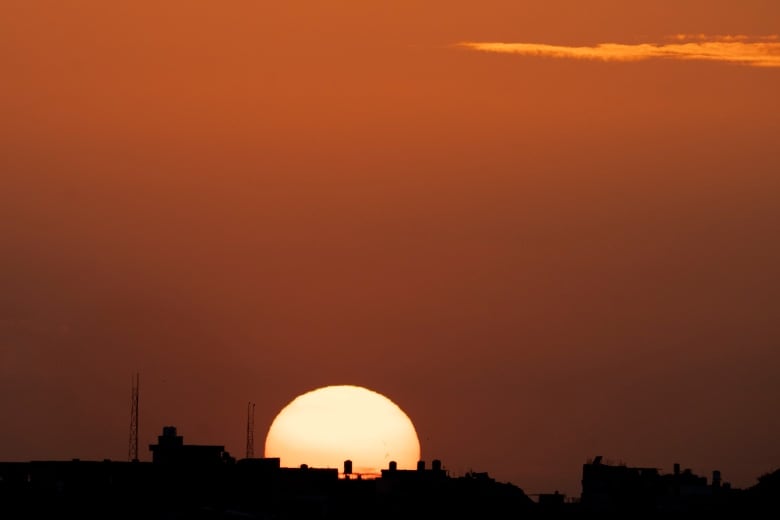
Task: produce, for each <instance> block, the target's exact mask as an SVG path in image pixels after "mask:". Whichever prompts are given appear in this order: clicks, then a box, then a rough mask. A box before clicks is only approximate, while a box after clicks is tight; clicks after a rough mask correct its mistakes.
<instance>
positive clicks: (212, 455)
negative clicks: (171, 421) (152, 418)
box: [149, 426, 234, 465]
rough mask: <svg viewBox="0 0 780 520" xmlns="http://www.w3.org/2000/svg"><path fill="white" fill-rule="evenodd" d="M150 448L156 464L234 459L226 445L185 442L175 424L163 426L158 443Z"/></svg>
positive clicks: (198, 463) (229, 460)
mask: <svg viewBox="0 0 780 520" xmlns="http://www.w3.org/2000/svg"><path fill="white" fill-rule="evenodd" d="M149 449H150V450H151V452H152V462H153V463H155V464H176V465H203V464H222V463H225V462H232V461H234V460H233V458H232V457H231V456H230V454H229V453H228V452H226V451H225V447H224V446H216V445H214V446H211V445H201V444H184V438H183V437H182V436H181V435H177V433H176V427H175V426H165V427H163V432H162V435H160V436H158V437H157V444H152V445H150V446H149Z"/></svg>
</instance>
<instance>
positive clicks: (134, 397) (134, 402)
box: [127, 372, 139, 462]
mask: <svg viewBox="0 0 780 520" xmlns="http://www.w3.org/2000/svg"><path fill="white" fill-rule="evenodd" d="M138 383H139V374H138V373H137V372H136V374H135V377H134V378H132V387H133V388H132V393H131V395H130V442H129V443H128V448H127V458H128V459H129V460H130V461H131V462H136V461H138Z"/></svg>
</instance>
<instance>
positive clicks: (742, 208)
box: [0, 0, 780, 495]
mask: <svg viewBox="0 0 780 520" xmlns="http://www.w3.org/2000/svg"><path fill="white" fill-rule="evenodd" d="M2 8H3V9H2V11H3V15H2V16H1V17H0V67H2V69H1V70H2V77H3V79H2V81H1V82H0V237H2V242H0V288H1V289H2V290H0V418H1V419H2V428H0V460H30V459H45V458H70V457H81V458H85V459H87V458H95V459H102V458H114V459H122V458H124V457H126V450H127V429H128V424H129V415H128V412H129V402H128V401H129V393H130V377H131V373H133V372H134V371H135V370H136V369H138V370H140V372H141V387H142V388H141V391H142V403H141V421H140V422H141V436H142V443H143V444H142V445H143V446H146V445H148V444H149V443H152V442H154V441H155V439H156V435H158V434H159V433H160V431H161V429H162V426H163V425H166V424H174V425H176V426H177V427H178V429H179V432H180V433H181V434H182V435H183V436H184V438H185V441H189V442H197V443H215V444H225V445H226V447H227V449H228V450H230V451H231V452H232V453H233V454H236V455H239V456H240V455H241V454H242V452H243V449H244V432H245V424H244V421H245V410H246V403H247V401H249V400H252V401H254V402H256V403H257V417H256V425H257V430H258V433H257V438H263V437H264V434H265V431H267V428H268V426H270V423H271V421H272V420H273V417H274V415H275V414H276V413H277V412H278V411H279V410H280V409H281V407H282V406H284V405H285V404H286V403H287V402H289V401H290V400H291V399H292V398H293V397H295V396H296V395H298V394H301V393H303V392H305V391H307V390H310V389H312V388H314V387H317V386H322V385H327V384H357V385H363V386H366V387H369V388H372V389H374V390H376V391H378V392H381V393H382V394H384V395H387V396H388V397H390V398H391V399H392V400H393V401H395V402H396V403H398V404H399V405H400V406H401V407H402V408H403V409H404V411H405V412H407V413H408V415H409V416H410V417H411V419H412V420H413V421H414V424H415V426H416V428H417V431H418V433H419V434H420V440H421V445H422V452H423V457H424V458H426V459H428V460H430V459H433V458H439V459H441V460H442V461H443V463H444V465H445V467H448V468H449V469H450V470H451V471H452V472H454V473H462V472H465V471H466V470H469V469H473V470H475V471H488V472H489V473H490V474H491V475H493V476H494V477H496V478H497V479H500V480H503V481H511V482H513V483H515V484H517V485H519V486H521V487H523V489H525V490H526V492H529V493H535V492H549V491H552V490H554V489H558V490H560V491H562V492H566V493H568V494H571V495H579V492H580V488H579V480H580V469H581V464H582V463H583V462H584V461H585V459H586V458H588V457H592V456H595V455H598V454H601V455H604V456H605V457H607V458H611V459H619V460H624V461H625V462H627V463H629V464H632V465H642V466H658V467H660V468H661V469H662V470H665V471H671V467H672V464H673V463H674V462H679V463H681V464H682V465H683V467H691V468H692V469H693V470H694V471H696V472H699V473H700V474H703V475H709V474H710V472H711V471H712V470H714V469H720V470H721V471H722V472H723V478H724V480H726V481H730V482H732V483H733V484H734V485H737V486H748V485H751V484H752V483H754V482H755V479H756V477H757V476H759V475H761V474H762V473H764V472H767V471H770V470H773V469H775V468H777V467H778V466H780V450H778V447H777V442H776V439H777V438H778V436H780V416H778V414H777V413H774V412H773V411H774V409H775V408H776V405H777V402H778V398H779V397H780V382H779V380H778V378H777V373H778V369H779V368H780V353H778V349H777V345H778V342H780V325H778V324H780V319H778V318H780V316H779V314H780V275H779V273H778V267H777V266H778V265H780V245H778V241H777V240H776V237H777V234H778V225H779V224H778V223H780V205H778V194H780V179H779V178H778V172H780V154H778V150H780V104H779V103H778V101H777V100H778V97H777V93H778V92H780V69H777V68H771V67H749V66H742V65H737V64H733V63H724V62H720V61H698V60H676V59H671V60H669V59H650V60H643V61H636V62H602V61H593V60H576V59H556V58H550V57H545V56H526V55H517V54H499V53H487V52H477V51H475V50H470V49H467V48H463V47H458V45H457V44H458V43H461V42H507V43H533V44H544V45H551V46H559V47H592V46H597V45H599V44H603V43H611V44H622V45H626V46H638V45H641V44H648V43H649V44H664V43H668V42H670V40H669V38H670V37H673V36H674V35H678V34H686V35H699V34H702V35H715V36H717V35H721V36H723V35H726V36H728V35H732V36H734V35H746V36H748V37H750V38H753V39H755V40H756V41H758V40H759V39H761V38H765V37H767V36H771V35H774V34H777V33H778V32H779V31H780V29H778V27H777V20H780V4H778V3H777V2H775V1H762V0H743V1H736V0H733V1H725V0H721V1H715V0H707V1H705V0H691V1H688V2H679V1H652V2H623V1H617V0H602V1H574V0H571V1H543V2H542V1H528V2H522V1H510V0H486V1H479V2H477V1H456V0H448V1H446V2H445V1H443V0H434V1H428V2H420V1H411V0H400V1H393V2H389V1H388V2H365V1H362V2H358V1H348V0H344V1H332V2H324V1H296V2H292V1H291V2H272V3H270V2H259V1H248V0H247V1H234V2H228V3H225V2H208V1H197V2H193V1H184V0H171V1H167V2H147V1H142V0H134V1H132V2H131V1H124V0H115V1H112V2H105V1H98V0H81V1H79V0H73V1H69V2H62V1H55V0H52V1H43V0H3V1H2ZM632 48H634V47H632ZM257 445H258V446H259V445H261V443H260V442H258V443H257ZM142 455H144V456H147V457H148V452H147V451H146V450H145V449H142Z"/></svg>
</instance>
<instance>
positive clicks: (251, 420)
mask: <svg viewBox="0 0 780 520" xmlns="http://www.w3.org/2000/svg"><path fill="white" fill-rule="evenodd" d="M254 456H255V403H252V402H250V403H249V404H248V405H247V407H246V458H248V459H251V458H254Z"/></svg>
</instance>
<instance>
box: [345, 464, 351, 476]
mask: <svg viewBox="0 0 780 520" xmlns="http://www.w3.org/2000/svg"><path fill="white" fill-rule="evenodd" d="M344 474H345V475H351V474H352V461H351V460H345V461H344Z"/></svg>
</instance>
